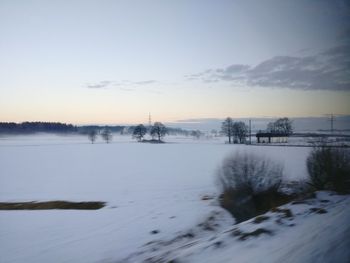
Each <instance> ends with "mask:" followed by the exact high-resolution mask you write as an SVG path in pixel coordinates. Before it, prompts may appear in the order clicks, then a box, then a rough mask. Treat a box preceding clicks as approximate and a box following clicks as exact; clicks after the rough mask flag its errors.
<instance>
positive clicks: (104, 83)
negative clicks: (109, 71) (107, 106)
mask: <svg viewBox="0 0 350 263" xmlns="http://www.w3.org/2000/svg"><path fill="white" fill-rule="evenodd" d="M110 84H112V81H109V80H103V81H100V82H97V83H93V84H91V83H89V84H86V88H89V89H104V88H107V87H108V86H109V85H110Z"/></svg>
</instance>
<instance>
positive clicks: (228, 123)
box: [221, 117, 234, 143]
mask: <svg viewBox="0 0 350 263" xmlns="http://www.w3.org/2000/svg"><path fill="white" fill-rule="evenodd" d="M221 132H222V133H223V134H224V135H226V136H227V137H228V143H232V138H233V136H234V129H233V120H232V118H230V117H227V118H226V119H225V120H224V122H223V123H222V125H221Z"/></svg>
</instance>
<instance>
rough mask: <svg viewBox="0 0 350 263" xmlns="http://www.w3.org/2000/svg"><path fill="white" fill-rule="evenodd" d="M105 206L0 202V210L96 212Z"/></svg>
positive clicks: (102, 203) (94, 203)
mask: <svg viewBox="0 0 350 263" xmlns="http://www.w3.org/2000/svg"><path fill="white" fill-rule="evenodd" d="M105 205H106V203H105V202H69V201H47V202H16V203H12V202H0V210H49V209H71V210H97V209H100V208H102V207H104V206H105Z"/></svg>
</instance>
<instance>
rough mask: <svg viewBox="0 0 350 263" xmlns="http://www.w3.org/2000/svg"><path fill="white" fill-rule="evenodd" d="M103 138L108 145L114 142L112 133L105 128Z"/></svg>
mask: <svg viewBox="0 0 350 263" xmlns="http://www.w3.org/2000/svg"><path fill="white" fill-rule="evenodd" d="M101 137H102V139H103V140H104V141H105V142H106V143H109V142H110V141H111V140H112V133H111V131H110V129H108V128H105V129H104V130H103V131H102V133H101Z"/></svg>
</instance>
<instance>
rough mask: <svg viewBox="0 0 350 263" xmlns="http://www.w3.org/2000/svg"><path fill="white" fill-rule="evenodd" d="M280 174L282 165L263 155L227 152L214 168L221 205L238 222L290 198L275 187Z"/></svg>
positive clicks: (278, 183)
mask: <svg viewBox="0 0 350 263" xmlns="http://www.w3.org/2000/svg"><path fill="white" fill-rule="evenodd" d="M282 177H283V167H282V165H280V164H279V163H277V162H274V161H272V160H269V159H267V158H264V157H263V156H259V155H256V154H252V153H235V154H233V155H230V156H228V157H227V158H225V159H224V161H223V162H222V165H221V166H220V167H219V169H218V171H217V181H218V184H219V187H220V188H221V192H222V194H221V198H220V203H221V206H222V207H224V208H225V209H227V210H228V211H229V212H230V213H231V214H233V216H234V217H235V219H236V221H237V222H241V221H244V220H247V219H249V218H252V217H255V216H257V215H259V214H262V213H265V212H266V211H268V210H269V209H270V208H272V207H276V206H279V205H282V204H284V203H286V202H288V201H290V197H289V196H286V195H284V194H283V193H280V192H279V191H278V190H279V187H280V185H281V182H282Z"/></svg>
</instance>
